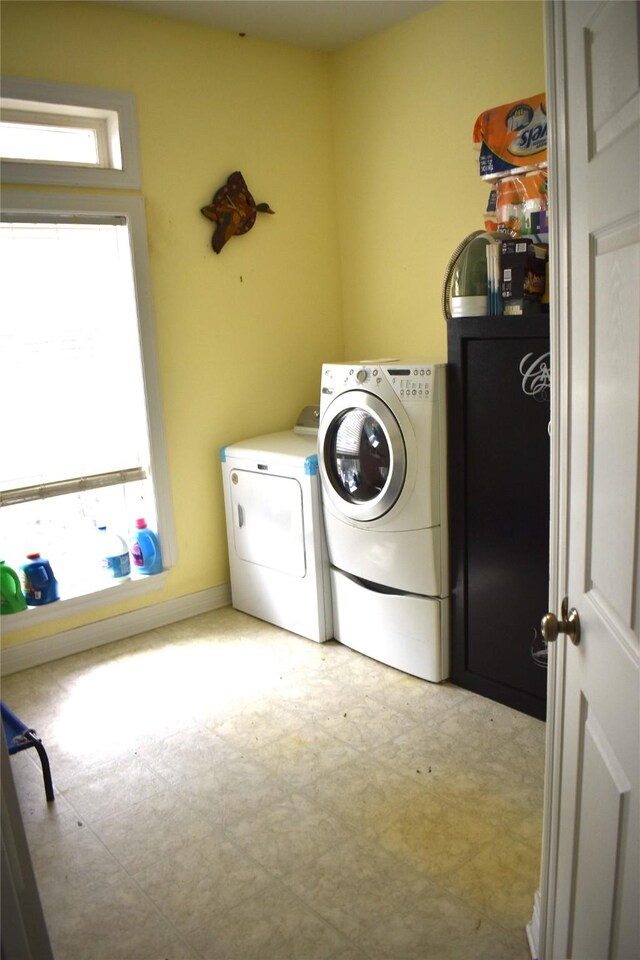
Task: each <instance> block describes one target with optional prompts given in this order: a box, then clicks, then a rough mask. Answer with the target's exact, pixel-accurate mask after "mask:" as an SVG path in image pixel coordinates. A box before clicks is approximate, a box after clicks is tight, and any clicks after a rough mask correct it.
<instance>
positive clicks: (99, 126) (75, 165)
mask: <svg viewBox="0 0 640 960" xmlns="http://www.w3.org/2000/svg"><path fill="white" fill-rule="evenodd" d="M0 109H1V114H0V156H1V158H2V179H3V180H4V181H5V182H8V183H11V182H13V183H43V184H46V183H54V184H61V185H69V186H93V187H125V188H127V187H128V188H131V187H134V188H135V187H139V186H140V173H139V165H138V151H137V143H136V135H135V110H134V101H133V97H132V96H131V95H130V94H128V93H121V92H118V91H109V90H98V89H90V88H87V87H75V86H70V85H68V84H56V83H43V82H39V81H30V80H18V79H12V78H5V79H4V80H3V82H2V96H1V97H0Z"/></svg>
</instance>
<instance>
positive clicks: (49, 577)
mask: <svg viewBox="0 0 640 960" xmlns="http://www.w3.org/2000/svg"><path fill="white" fill-rule="evenodd" d="M27 560H28V561H29V562H28V563H23V564H22V566H21V567H20V575H21V580H22V589H23V592H24V598H25V600H26V601H27V603H28V605H29V606H30V607H38V606H40V605H41V604H43V603H53V601H54V600H58V599H59V593H58V581H57V580H56V578H55V577H54V575H53V570H52V569H51V564H50V563H49V561H48V560H45V559H44V557H41V556H40V554H39V553H28V554H27Z"/></svg>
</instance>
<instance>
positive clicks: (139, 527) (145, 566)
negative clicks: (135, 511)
mask: <svg viewBox="0 0 640 960" xmlns="http://www.w3.org/2000/svg"><path fill="white" fill-rule="evenodd" d="M130 543H131V556H132V557H133V569H134V571H135V572H136V573H142V574H145V575H146V574H154V573H160V572H161V571H162V553H161V550H160V541H159V540H158V536H157V534H156V533H154V532H153V530H150V529H149V527H148V526H147V521H146V520H144V519H142V518H140V519H139V520H136V531H135V533H134V534H133V536H132V537H131V541H130Z"/></svg>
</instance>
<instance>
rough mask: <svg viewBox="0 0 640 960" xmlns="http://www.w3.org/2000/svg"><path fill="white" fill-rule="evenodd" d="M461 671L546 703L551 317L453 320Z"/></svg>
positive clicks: (530, 704) (504, 697)
mask: <svg viewBox="0 0 640 960" xmlns="http://www.w3.org/2000/svg"><path fill="white" fill-rule="evenodd" d="M447 328H448V329H447V348H448V362H449V365H448V377H449V379H448V399H447V409H448V458H449V497H450V503H449V522H450V529H451V576H452V579H451V583H452V591H451V593H452V601H451V603H452V607H451V643H452V647H451V656H452V668H451V676H452V680H453V681H454V682H455V683H457V684H459V685H460V686H462V687H466V688H467V689H469V690H473V691H475V692H476V693H480V694H482V695H483V696H486V697H489V698H491V699H493V700H496V701H498V702H500V703H504V704H507V705H508V706H510V707H514V708H516V709H518V710H521V711H523V712H525V713H528V714H530V715H531V716H534V717H539V718H540V719H544V717H545V713H546V685H547V671H546V657H545V649H544V643H543V641H542V639H541V636H540V620H541V618H542V616H543V615H544V614H545V612H546V611H547V609H548V581H549V417H550V396H549V393H550V383H549V319H548V316H546V315H539V316H538V315H536V316H528V317H498V318H492V317H478V318H464V319H456V320H450V321H449V322H448V324H447Z"/></svg>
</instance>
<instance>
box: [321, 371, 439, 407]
mask: <svg viewBox="0 0 640 960" xmlns="http://www.w3.org/2000/svg"><path fill="white" fill-rule="evenodd" d="M433 382H434V369H433V364H431V363H425V362H422V363H412V364H403V363H402V362H401V361H383V362H380V361H367V360H364V361H362V362H361V363H353V364H351V363H344V364H336V365H326V366H325V367H324V370H323V378H322V393H323V394H325V395H328V396H331V395H333V394H334V393H335V392H337V391H344V390H352V389H357V388H358V387H362V388H363V389H364V390H371V391H372V392H374V393H375V392H376V388H379V387H380V385H381V384H382V383H387V384H389V386H390V387H391V389H392V390H393V391H394V393H395V394H396V395H397V396H398V397H399V398H400V399H401V400H402V401H403V402H404V403H408V402H420V401H425V400H433V392H434V388H433Z"/></svg>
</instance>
